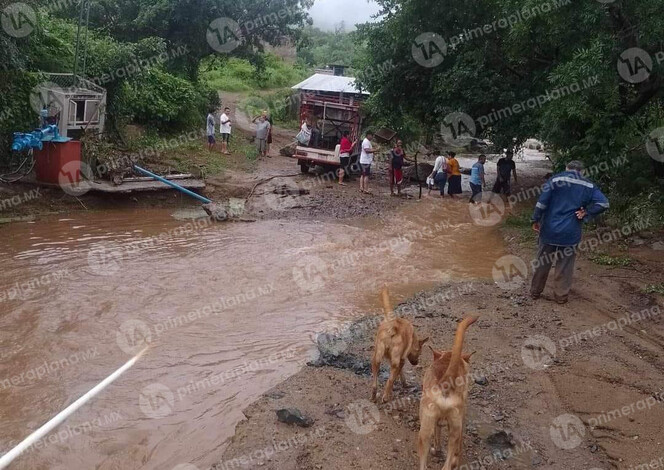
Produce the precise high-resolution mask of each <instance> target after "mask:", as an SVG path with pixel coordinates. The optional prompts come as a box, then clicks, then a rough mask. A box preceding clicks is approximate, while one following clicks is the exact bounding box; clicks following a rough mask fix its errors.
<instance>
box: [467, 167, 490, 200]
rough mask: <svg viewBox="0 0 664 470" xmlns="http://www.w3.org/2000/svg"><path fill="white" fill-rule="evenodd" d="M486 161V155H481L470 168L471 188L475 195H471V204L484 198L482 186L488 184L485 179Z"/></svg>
mask: <svg viewBox="0 0 664 470" xmlns="http://www.w3.org/2000/svg"><path fill="white" fill-rule="evenodd" d="M485 163H486V155H480V157H479V158H478V159H477V162H476V163H475V164H474V165H473V168H472V169H471V170H470V189H471V190H472V192H473V195H472V196H471V197H470V203H471V204H477V202H478V201H480V200H481V199H482V188H484V186H486V181H485V179H484V164H485Z"/></svg>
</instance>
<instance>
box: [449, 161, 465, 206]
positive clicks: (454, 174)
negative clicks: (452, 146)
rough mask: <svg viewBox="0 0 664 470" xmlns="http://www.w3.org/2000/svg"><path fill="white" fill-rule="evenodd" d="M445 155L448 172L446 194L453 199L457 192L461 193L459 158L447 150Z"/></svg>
mask: <svg viewBox="0 0 664 470" xmlns="http://www.w3.org/2000/svg"><path fill="white" fill-rule="evenodd" d="M447 155H448V159H447V173H448V174H449V178H448V183H447V194H449V195H450V197H451V198H452V199H455V198H456V195H457V194H461V193H463V190H462V189H461V168H460V167H459V160H457V159H456V153H454V152H447Z"/></svg>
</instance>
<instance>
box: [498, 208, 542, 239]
mask: <svg viewBox="0 0 664 470" xmlns="http://www.w3.org/2000/svg"><path fill="white" fill-rule="evenodd" d="M530 214H531V212H530V211H529V210H521V211H519V212H517V213H515V214H509V215H508V216H507V217H506V218H505V222H504V225H503V226H504V227H505V228H508V229H512V230H514V231H516V232H517V234H518V236H519V238H520V241H522V242H529V243H535V242H536V241H537V233H535V231H534V230H533V223H532V222H531V220H530Z"/></svg>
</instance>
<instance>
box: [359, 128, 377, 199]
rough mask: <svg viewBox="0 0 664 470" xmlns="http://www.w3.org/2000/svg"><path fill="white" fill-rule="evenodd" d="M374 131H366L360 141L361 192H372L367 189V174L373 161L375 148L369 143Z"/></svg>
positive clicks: (369, 173)
mask: <svg viewBox="0 0 664 470" xmlns="http://www.w3.org/2000/svg"><path fill="white" fill-rule="evenodd" d="M373 137H374V133H373V132H371V131H367V135H366V137H365V139H364V140H363V141H362V153H360V167H361V168H362V176H360V192H361V193H363V194H372V193H371V191H369V176H371V164H372V163H373V161H374V153H375V152H376V150H375V149H374V148H373V145H371V141H372V140H373Z"/></svg>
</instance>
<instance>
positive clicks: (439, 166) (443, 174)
mask: <svg viewBox="0 0 664 470" xmlns="http://www.w3.org/2000/svg"><path fill="white" fill-rule="evenodd" d="M437 153H438V154H440V153H441V152H440V151H438V152H437ZM448 168H449V167H448V164H447V158H446V157H445V156H444V155H440V156H439V157H438V158H436V163H434V165H433V171H432V172H431V174H430V175H429V178H431V179H433V182H434V184H435V185H437V186H438V188H439V189H440V197H445V185H446V184H447V170H448Z"/></svg>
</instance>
